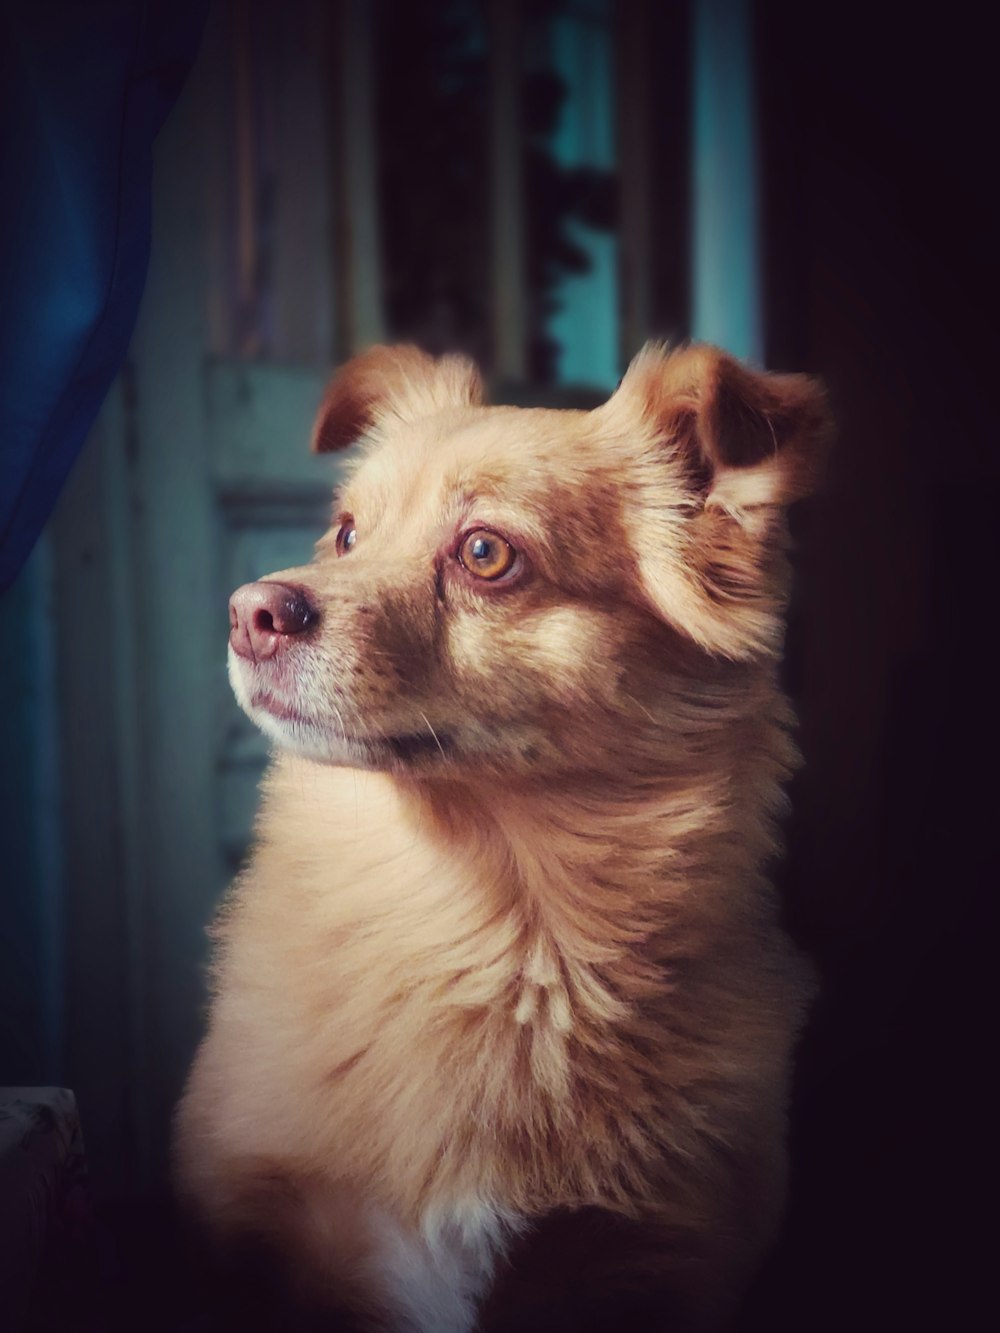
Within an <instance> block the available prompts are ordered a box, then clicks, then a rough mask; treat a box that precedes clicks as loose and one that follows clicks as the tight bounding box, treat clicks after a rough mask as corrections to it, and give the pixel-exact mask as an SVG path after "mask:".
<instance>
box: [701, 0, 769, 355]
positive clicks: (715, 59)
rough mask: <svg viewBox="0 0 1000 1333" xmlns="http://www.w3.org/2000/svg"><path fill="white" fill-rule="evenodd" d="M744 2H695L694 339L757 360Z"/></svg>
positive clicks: (752, 136) (751, 116) (753, 146)
mask: <svg viewBox="0 0 1000 1333" xmlns="http://www.w3.org/2000/svg"><path fill="white" fill-rule="evenodd" d="M751 36H752V34H751V28H750V4H749V0H695V4H694V24H693V74H694V77H693V85H692V86H693V107H692V117H693V140H694V142H693V177H694V178H693V192H692V208H693V217H692V241H693V291H692V307H693V310H692V333H693V336H694V337H695V338H697V339H699V340H702V341H705V342H711V343H717V344H718V345H719V346H720V347H725V348H726V349H727V350H728V351H730V352H733V353H734V354H735V355H736V356H740V357H745V358H747V359H749V360H751V361H756V362H758V363H760V362H761V360H762V358H763V333H762V312H761V304H760V271H759V262H760V256H759V238H758V230H759V222H758V199H757V164H756V155H757V139H756V133H757V131H756V116H755V110H754V86H753V82H754V81H753V52H752V41H751Z"/></svg>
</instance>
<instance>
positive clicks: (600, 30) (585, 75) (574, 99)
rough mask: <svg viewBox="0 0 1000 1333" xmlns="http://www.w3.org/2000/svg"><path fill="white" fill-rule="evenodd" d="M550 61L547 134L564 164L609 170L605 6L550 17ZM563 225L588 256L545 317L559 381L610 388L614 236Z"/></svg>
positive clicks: (596, 2)
mask: <svg viewBox="0 0 1000 1333" xmlns="http://www.w3.org/2000/svg"><path fill="white" fill-rule="evenodd" d="M551 49H552V62H553V66H554V68H555V70H556V72H557V73H558V74H559V76H560V78H561V79H562V80H563V82H564V84H565V87H566V92H567V98H566V104H565V107H564V109H563V113H562V117H561V120H560V123H559V126H558V129H557V130H556V132H555V134H554V136H553V140H552V150H553V152H554V154H555V156H556V158H557V160H558V161H559V162H560V163H561V164H562V165H563V166H567V167H593V168H597V169H600V170H614V168H615V163H616V151H615V112H614V69H613V66H614V52H613V42H612V33H611V6H610V4H609V3H608V2H607V0H589V2H588V4H586V5H585V6H582V7H581V9H580V11H579V12H573V13H569V14H564V15H559V16H558V17H556V18H555V19H553V20H552V34H551ZM568 230H569V232H570V236H571V239H572V241H573V243H574V244H575V245H578V246H579V247H580V249H581V250H583V251H584V252H585V253H586V255H587V257H588V259H589V261H590V269H589V271H588V272H587V273H580V274H573V275H572V276H567V277H565V278H563V280H562V282H561V283H560V285H559V290H558V293H557V299H558V301H559V309H558V310H557V311H556V312H555V313H554V314H553V315H552V316H551V317H550V320H549V327H550V330H551V333H552V336H553V337H554V338H555V339H556V341H557V342H559V343H560V344H561V346H562V349H563V350H562V355H561V357H560V359H559V369H558V382H559V383H560V384H564V385H586V386H588V387H592V388H596V389H608V390H610V389H613V388H614V387H615V384H616V383H617V382H618V377H619V375H620V374H621V365H620V361H619V357H620V349H619V338H618V283H619V279H618V237H617V235H616V234H615V233H613V232H600V231H597V230H595V229H594V228H593V227H588V226H586V225H584V224H583V223H580V222H577V221H573V222H572V223H571V224H570V225H569V227H568Z"/></svg>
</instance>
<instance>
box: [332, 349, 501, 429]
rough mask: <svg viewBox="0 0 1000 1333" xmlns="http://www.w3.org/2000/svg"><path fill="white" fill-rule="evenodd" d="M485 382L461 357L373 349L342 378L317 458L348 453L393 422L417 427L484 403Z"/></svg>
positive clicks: (350, 365) (340, 374) (336, 379)
mask: <svg viewBox="0 0 1000 1333" xmlns="http://www.w3.org/2000/svg"><path fill="white" fill-rule="evenodd" d="M482 393H483V390H482V381H481V380H480V377H479V372H478V370H477V369H476V367H475V366H474V365H473V364H472V362H471V361H467V360H466V359H465V357H461V356H443V357H440V358H438V359H437V360H435V358H434V357H432V356H428V354H427V353H426V352H422V351H421V350H420V348H419V347H412V346H399V347H372V348H369V350H368V351H367V352H362V353H361V354H360V355H359V356H356V357H354V358H353V359H352V360H350V361H348V362H347V363H346V364H345V365H343V366H341V368H340V369H339V370H338V371H337V372H336V374H335V375H334V376H333V378H332V379H331V381H330V383H329V384H328V385H327V388H326V392H325V393H324V395H323V401H322V403H321V404H320V409H319V414H318V415H317V417H316V424H315V426H314V427H313V435H312V449H313V452H314V453H327V452H329V451H330V450H333V449H346V448H347V446H348V445H350V444H354V443H355V441H357V440H359V439H360V438H361V436H362V435H365V434H367V433H368V432H369V431H371V430H374V429H376V428H377V427H378V426H380V425H382V424H384V423H386V422H389V421H391V420H393V419H395V420H396V421H416V420H418V419H419V418H420V417H425V416H431V415H433V414H434V413H435V412H440V411H441V410H442V409H443V408H447V407H464V406H470V405H473V404H476V403H479V402H481V401H482Z"/></svg>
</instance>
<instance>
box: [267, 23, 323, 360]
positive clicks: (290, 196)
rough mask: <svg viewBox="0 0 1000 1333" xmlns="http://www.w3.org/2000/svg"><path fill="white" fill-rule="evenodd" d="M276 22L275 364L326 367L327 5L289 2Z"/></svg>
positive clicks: (272, 294) (273, 349)
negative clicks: (290, 10)
mask: <svg viewBox="0 0 1000 1333" xmlns="http://www.w3.org/2000/svg"><path fill="white" fill-rule="evenodd" d="M292 8H293V12H294V22H288V21H287V20H288V7H287V5H286V7H285V8H284V9H278V10H276V11H275V14H276V15H277V16H278V17H277V18H276V19H274V20H272V21H273V22H274V43H273V46H274V51H273V58H274V65H275V72H276V79H275V85H276V96H275V109H274V117H275V131H276V138H277V143H276V150H275V176H276V191H275V200H274V261H273V274H272V292H271V299H272V302H273V321H274V334H273V348H272V351H273V354H274V358H275V360H277V361H283V362H292V363H296V364H299V365H302V364H305V365H329V362H330V359H331V356H332V354H333V348H332V346H331V326H332V320H331V309H330V305H331V297H332V293H333V282H334V276H333V273H332V267H333V266H332V255H331V253H330V249H329V246H328V243H327V242H328V237H329V235H330V229H331V220H330V209H331V203H332V192H331V190H330V180H329V173H330V169H331V165H332V159H331V154H330V146H329V143H328V135H329V133H330V129H331V120H330V116H329V111H328V107H327V101H328V98H327V97H326V95H325V94H326V89H327V86H328V85H329V82H330V70H329V66H328V64H327V56H328V53H329V47H330V42H329V31H328V21H329V18H330V11H329V5H328V4H327V3H326V0H293V6H292Z"/></svg>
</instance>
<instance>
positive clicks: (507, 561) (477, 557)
mask: <svg viewBox="0 0 1000 1333" xmlns="http://www.w3.org/2000/svg"><path fill="white" fill-rule="evenodd" d="M458 558H459V560H461V562H462V564H463V565H464V566H465V568H466V569H467V570H468V571H469V573H470V574H476V575H478V577H479V578H481V579H498V578H501V577H502V576H503V575H504V574H506V573H508V572H509V570H510V569H511V568H512V567H513V564H514V561H515V560H516V559H517V552H516V551H515V550H514V548H513V546H511V544H510V542H508V541H506V540H505V539H504V538H503V537H501V536H500V535H499V534H498V533H496V532H489V531H488V530H487V529H486V528H477V529H476V531H475V532H470V533H469V535H468V536H467V537H466V538H465V540H464V541H463V542H462V545H461V546H460V547H459V548H458Z"/></svg>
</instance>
